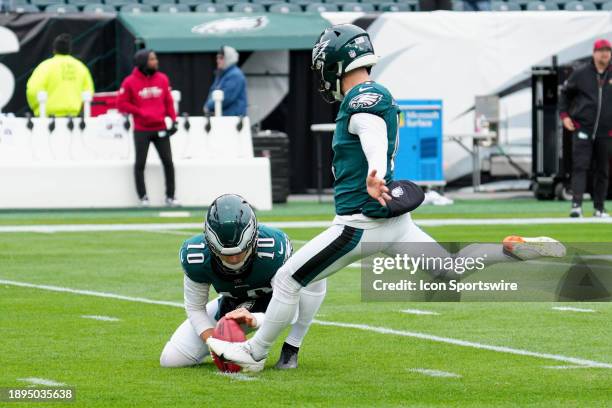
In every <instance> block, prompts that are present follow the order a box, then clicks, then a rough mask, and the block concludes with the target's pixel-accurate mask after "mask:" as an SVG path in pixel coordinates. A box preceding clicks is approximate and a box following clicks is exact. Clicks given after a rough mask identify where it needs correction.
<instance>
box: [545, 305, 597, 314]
mask: <svg viewBox="0 0 612 408" xmlns="http://www.w3.org/2000/svg"><path fill="white" fill-rule="evenodd" d="M553 310H560V311H562V312H579V313H594V312H595V310H593V309H582V308H579V307H571V306H555V307H553Z"/></svg>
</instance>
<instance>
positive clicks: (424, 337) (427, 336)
mask: <svg viewBox="0 0 612 408" xmlns="http://www.w3.org/2000/svg"><path fill="white" fill-rule="evenodd" d="M314 323H317V324H320V325H322V326H333V327H345V328H348V329H358V330H365V331H371V332H375V333H380V334H393V335H396V336H404V337H413V338H417V339H421V340H429V341H435V342H438V343H446V344H453V345H455V346H461V347H471V348H476V349H480V350H488V351H496V352H499V353H507V354H515V355H519V356H528V357H536V358H544V359H548V360H556V361H563V362H566V363H572V364H577V365H582V366H591V367H600V368H612V364H609V363H600V362H598V361H591V360H585V359H582V358H576V357H567V356H563V355H560V354H549V353H539V352H536V351H529V350H523V349H515V348H511V347H504V346H491V345H488V344H483V343H477V342H473V341H465V340H459V339H453V338H449V337H441V336H434V335H432V334H426V333H417V332H410V331H404V330H394V329H388V328H386V327H377V326H370V325H367V324H355V323H340V322H327V321H321V320H314Z"/></svg>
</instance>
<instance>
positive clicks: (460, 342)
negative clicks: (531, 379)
mask: <svg viewBox="0 0 612 408" xmlns="http://www.w3.org/2000/svg"><path fill="white" fill-rule="evenodd" d="M0 284H4V285H12V286H19V287H25V288H35V289H42V290H50V291H53V292H65V293H74V294H78V295H86V296H97V297H103V298H110V299H118V300H126V301H129V302H139V303H147V304H152V305H164V306H174V307H180V308H182V307H183V304H182V303H179V302H169V301H165V300H152V299H146V298H141V297H132V296H123V295H117V294H114V293H107V292H95V291H92V290H80V289H70V288H64V287H60V286H51V285H36V284H33V283H27V282H17V281H11V280H4V279H0ZM313 323H315V324H319V325H321V326H332V327H343V328H347V329H357V330H364V331H370V332H374V333H380V334H392V335H396V336H403V337H413V338H417V339H421V340H429V341H434V342H438V343H446V344H453V345H455V346H461V347H471V348H476V349H480V350H489V351H496V352H499V353H506V354H515V355H519V356H528V357H536V358H543V359H548V360H556V361H563V362H565V363H572V364H577V365H581V366H592V367H599V368H612V364H610V363H601V362H598V361H592V360H585V359H582V358H576V357H567V356H563V355H560V354H549V353H538V352H535V351H529V350H523V349H515V348H511V347H504V346H491V345H488V344H483V343H477V342H472V341H465V340H459V339H453V338H449V337H441V336H435V335H432V334H426V333H417V332H410V331H404V330H395V329H389V328H386V327H377V326H369V325H367V324H355V323H343V322H329V321H324V320H316V319H315V320H313Z"/></svg>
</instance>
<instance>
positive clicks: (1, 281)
mask: <svg viewBox="0 0 612 408" xmlns="http://www.w3.org/2000/svg"><path fill="white" fill-rule="evenodd" d="M0 284H4V285H12V286H20V287H23V288H33V289H43V290H49V291H52V292H65V293H74V294H76V295H86V296H97V297H103V298H109V299H118V300H127V301H128V302H138V303H148V304H150V305H163V306H174V307H183V304H182V303H180V302H168V301H165V300H153V299H146V298H141V297H133V296H123V295H117V294H115V293H107V292H96V291H93V290H82V289H70V288H64V287H61V286H51V285H36V284H33V283H27V282H16V281H10V280H4V279H0Z"/></svg>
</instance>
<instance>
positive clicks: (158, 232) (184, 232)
mask: <svg viewBox="0 0 612 408" xmlns="http://www.w3.org/2000/svg"><path fill="white" fill-rule="evenodd" d="M141 232H149V233H152V234H166V235H180V236H182V237H188V236H190V235H195V234H196V232H194V231H175V230H141Z"/></svg>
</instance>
